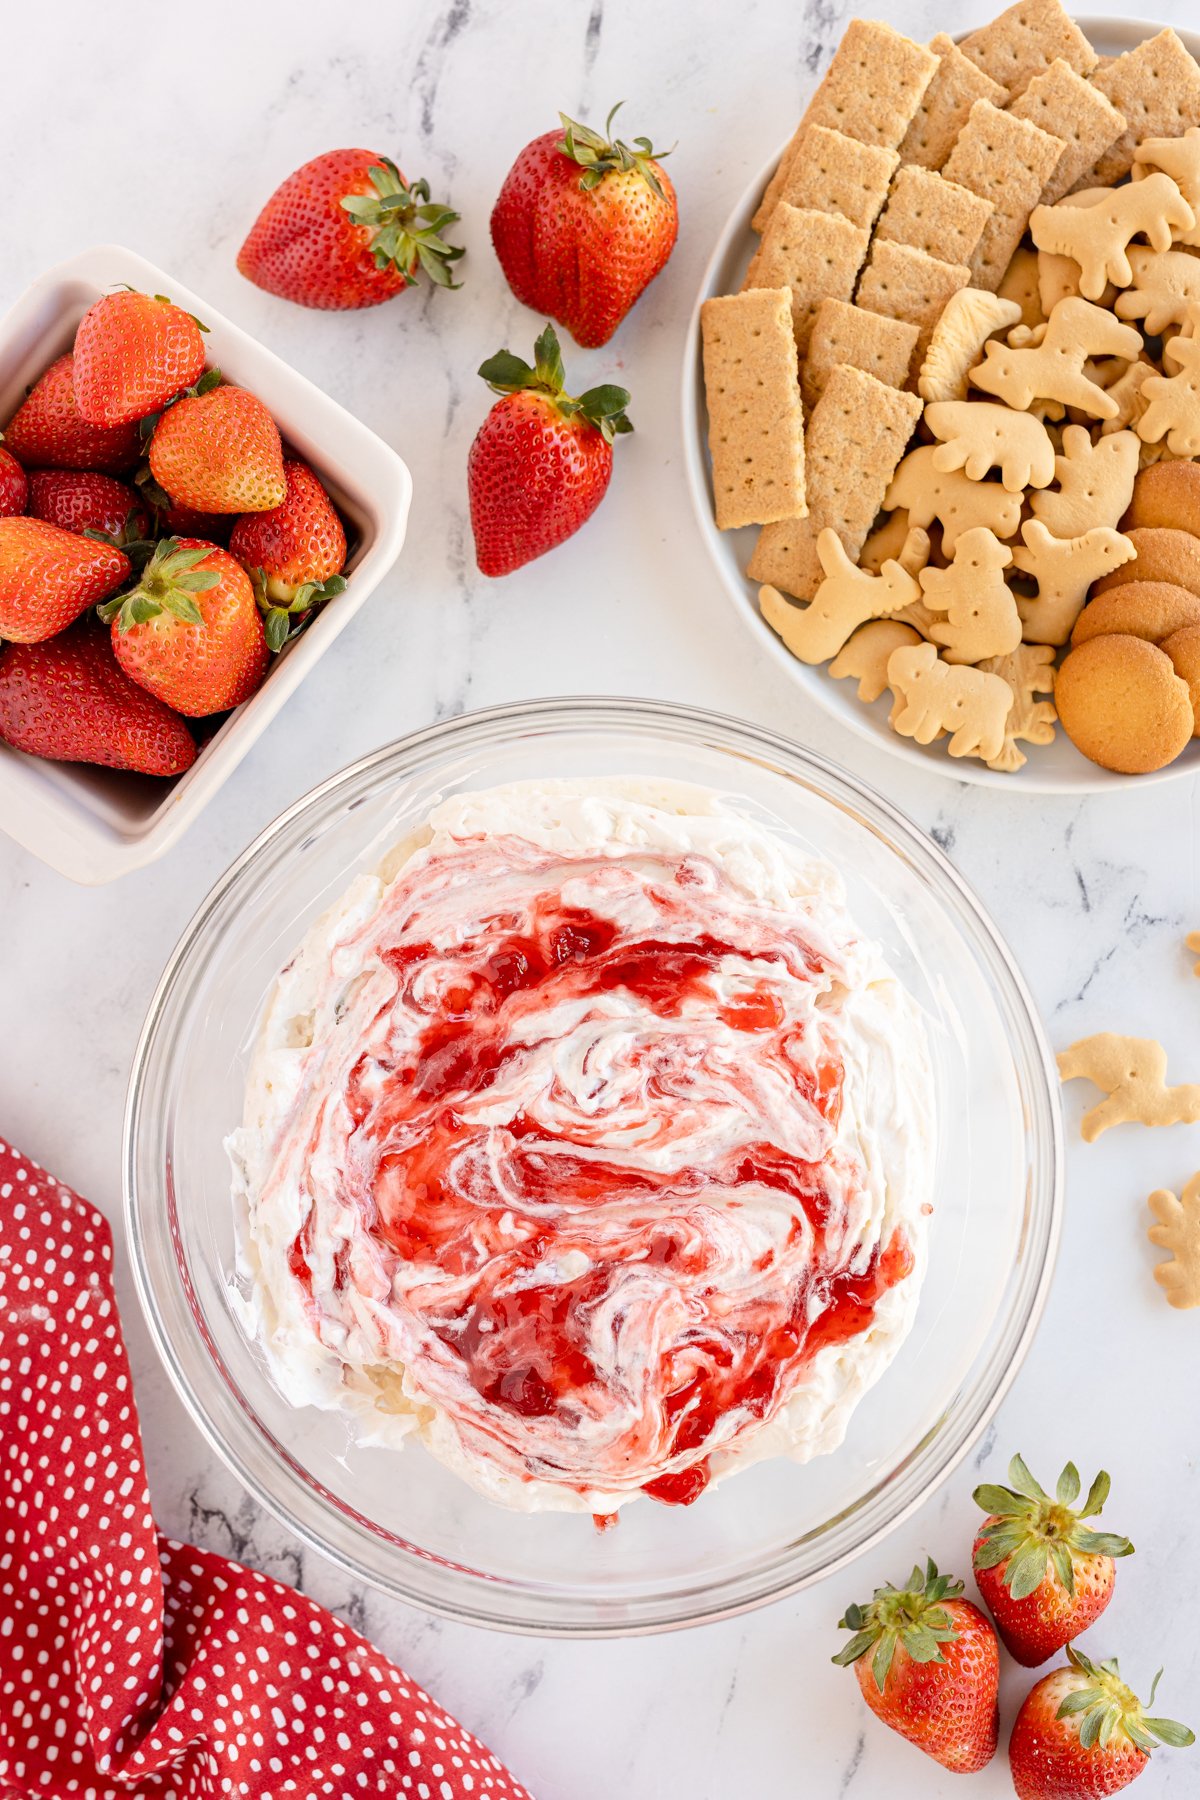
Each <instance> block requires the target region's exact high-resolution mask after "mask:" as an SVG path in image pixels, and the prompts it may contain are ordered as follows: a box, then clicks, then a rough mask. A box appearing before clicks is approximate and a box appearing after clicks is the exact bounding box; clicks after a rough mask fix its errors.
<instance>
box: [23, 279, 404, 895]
mask: <svg viewBox="0 0 1200 1800" xmlns="http://www.w3.org/2000/svg"><path fill="white" fill-rule="evenodd" d="M120 282H126V283H128V285H129V286H130V287H134V288H140V289H141V290H142V292H144V293H149V294H169V295H170V296H171V298H172V300H175V301H176V302H178V304H179V305H180V306H183V307H186V309H187V310H188V312H192V313H195V314H196V315H197V317H198V318H201V319H203V320H204V322H205V324H206V325H207V326H208V327H209V334H210V335H209V336H208V338H207V339H206V340H205V342H206V346H207V350H208V357H209V361H210V362H212V363H214V364H216V365H217V367H219V368H220V369H222V370H223V371H224V372H225V374H226V375H227V376H228V377H229V378H230V380H232V381H236V382H237V383H238V384H239V385H240V386H242V387H247V388H249V389H250V390H251V391H252V392H253V393H255V394H257V395H258V397H259V399H260V400H262V401H263V402H264V403H265V404H266V406H267V408H268V410H269V411H270V413H271V415H272V417H273V418H274V419H275V422H276V423H277V425H278V426H279V429H280V432H281V433H282V435H283V438H284V441H285V443H287V444H289V445H290V446H291V448H292V449H293V450H294V451H297V452H298V453H299V454H300V455H301V456H302V457H304V459H305V461H306V462H310V463H311V464H312V466H313V468H314V469H315V470H316V472H317V474H318V475H319V476H320V477H321V480H322V481H323V482H324V484H325V486H326V487H327V488H328V489H329V492H330V493H331V494H332V496H333V498H334V500H335V501H336V502H337V505H338V508H339V510H340V511H341V513H342V516H343V517H344V518H345V520H346V522H347V525H348V526H349V533H350V538H351V546H352V547H351V552H350V557H349V560H348V561H347V564H346V578H347V584H348V585H347V587H346V591H345V593H344V594H339V595H338V597H337V599H336V600H333V601H331V602H330V603H329V605H328V606H325V607H322V609H321V611H320V612H319V613H318V614H317V616H316V618H315V619H314V620H313V622H312V624H311V625H310V626H309V627H308V628H307V630H306V631H304V632H303V633H302V634H301V636H300V637H298V638H297V639H296V640H295V642H294V643H293V644H292V645H291V647H290V648H289V649H288V650H286V651H285V652H284V653H283V655H281V656H279V657H276V658H274V659H273V660H272V667H271V669H270V671H269V672H268V674H267V678H266V680H265V681H264V682H263V684H262V686H261V687H260V688H259V690H258V692H257V693H255V694H252V695H251V696H250V698H249V700H247V701H245V702H244V703H243V704H242V705H241V706H239V707H238V708H237V710H236V711H235V712H233V713H231V714H230V716H229V718H228V719H227V720H226V721H225V723H224V724H223V725H222V726H221V728H220V730H219V731H218V732H216V733H215V735H214V736H213V737H212V738H210V739H209V741H208V742H207V743H206V744H205V745H204V747H203V749H202V750H201V752H200V754H199V756H198V757H197V758H196V760H195V762H194V763H193V764H192V766H191V768H190V769H189V770H188V771H187V773H186V774H184V775H181V776H179V777H178V778H177V779H176V780H174V781H160V780H156V779H155V778H154V777H153V776H150V775H131V774H127V773H126V772H125V771H123V770H119V769H101V768H93V767H90V766H89V765H88V764H86V763H57V762H46V761H43V760H42V759H41V758H40V757H35V756H25V755H23V754H22V753H21V751H19V750H12V749H10V748H9V746H8V745H7V744H0V830H3V831H6V832H7V833H8V835H9V836H10V837H14V838H16V840H17V842H18V843H19V844H23V845H24V846H25V848H26V849H27V850H32V851H33V853H34V855H35V856H40V857H41V858H42V860H43V861H44V862H48V863H49V864H50V865H51V867H52V868H55V869H58V870H59V872H60V873H61V874H63V875H69V876H70V877H71V879H72V880H73V881H80V882H84V883H87V884H89V885H95V884H98V883H101V882H105V881H113V880H115V879H116V877H117V876H118V875H124V874H125V873H126V872H127V871H129V870H131V869H139V868H141V867H143V865H144V864H146V863H149V862H153V861H154V860H155V858H156V857H159V856H161V855H162V854H163V853H164V851H166V850H168V849H170V847H171V845H172V844H174V843H175V842H176V841H177V840H178V839H179V838H180V837H181V836H182V835H183V833H184V832H185V831H186V830H187V828H188V826H189V825H190V824H191V823H192V820H193V819H194V818H195V817H196V815H197V813H199V812H200V810H201V808H202V807H204V806H205V805H206V804H207V803H208V801H209V800H210V799H211V798H212V796H213V794H215V792H216V791H217V789H218V788H219V787H220V786H221V784H222V782H223V781H224V780H225V779H226V777H227V776H228V775H230V774H231V773H232V772H233V770H234V769H236V767H237V765H238V763H240V762H241V760H242V758H243V756H245V754H246V752H247V750H249V748H250V746H251V744H253V743H254V742H255V740H256V739H257V738H258V737H260V736H261V734H262V732H263V731H265V729H266V727H267V726H268V725H269V724H270V722H271V720H272V719H273V718H274V717H275V714H276V713H277V712H278V711H279V709H280V707H281V706H282V705H283V703H284V701H285V700H286V699H287V697H288V695H289V694H290V693H291V692H292V691H293V689H294V688H296V687H297V686H298V685H299V683H300V682H301V681H302V680H303V678H304V676H305V675H306V674H307V673H308V671H309V670H310V669H311V668H312V666H313V664H314V663H315V662H316V661H317V659H318V657H320V656H322V655H323V654H324V652H325V651H326V650H327V649H328V647H329V645H330V644H331V643H332V642H333V640H334V638H335V637H337V635H338V633H339V632H340V631H341V629H342V627H343V626H344V625H346V624H348V623H349V621H350V619H351V618H352V616H353V615H354V613H355V612H357V610H358V608H359V607H360V606H361V605H362V603H363V601H364V600H365V599H366V598H367V595H368V594H369V593H370V592H371V590H372V588H374V587H375V586H376V584H377V583H378V582H379V581H381V580H382V578H383V577H384V575H386V574H387V572H388V570H389V569H390V568H391V566H392V564H393V563H394V562H395V560H396V558H397V556H398V555H399V554H400V548H401V546H402V544H403V543H404V532H405V527H406V525H407V522H408V508H409V502H410V500H411V498H412V478H411V476H410V475H409V472H408V469H407V467H406V466H405V464H404V463H403V462H402V461H401V459H400V457H398V456H397V455H396V452H395V451H394V450H392V449H390V448H389V447H388V445H387V444H385V443H384V442H383V440H382V439H381V438H377V437H376V436H375V433H374V432H373V431H369V430H368V429H367V427H366V426H365V425H362V424H360V423H359V421H358V420H357V419H356V418H354V417H353V416H352V415H351V414H350V413H348V412H347V411H346V410H345V408H344V407H341V406H339V405H338V404H337V402H336V400H331V399H330V398H329V395H328V394H324V393H322V392H321V390H320V388H318V387H314V385H313V383H312V382H311V381H308V380H306V379H305V377H304V376H303V375H298V374H297V373H296V371H295V370H294V369H290V368H289V367H288V365H287V364H286V363H285V362H281V361H280V359H279V357H277V356H275V355H274V354H273V353H272V352H271V351H270V350H267V349H266V348H264V346H263V345H262V344H260V343H258V342H256V340H255V339H254V338H252V337H250V336H249V335H248V333H246V332H244V331H242V330H240V329H239V328H238V326H236V325H234V324H232V323H231V322H230V320H228V319H226V318H224V317H223V316H222V314H220V313H219V312H217V310H216V309H215V307H212V306H210V305H209V304H208V302H207V301H206V300H202V299H201V298H200V297H199V296H198V295H196V294H193V293H192V292H191V291H190V289H188V288H186V287H185V286H184V285H183V283H182V282H181V281H176V279H175V277H174V276H173V275H167V274H165V273H164V271H163V270H162V269H157V268H155V266H154V264H153V263H148V262H146V261H145V260H144V258H142V257H140V256H136V255H135V254H134V253H133V251H132V250H123V249H121V248H119V247H118V246H117V245H113V244H105V245H101V246H99V247H98V248H96V249H94V250H85V251H84V252H83V253H82V254H81V255H79V256H75V257H72V258H71V260H70V261H69V262H65V263H62V264H60V265H59V267H58V268H56V269H51V270H50V271H49V273H48V274H46V275H43V276H42V278H41V279H40V281H36V282H34V284H33V286H32V287H30V288H27V289H26V291H25V293H24V294H22V296H21V298H20V299H19V300H18V301H17V303H16V305H15V306H14V307H13V308H12V309H11V311H10V312H8V313H7V314H6V315H5V317H4V318H3V319H0V419H9V418H11V417H12V414H13V413H14V412H15V411H16V409H17V406H18V405H19V403H20V400H21V397H22V395H23V393H24V391H25V388H26V387H27V386H28V385H29V384H30V383H32V382H33V381H35V380H36V379H37V377H38V376H39V375H40V374H41V373H42V371H43V370H44V369H46V368H48V367H49V365H50V364H51V363H52V362H53V361H54V360H55V358H56V357H59V356H61V355H62V354H63V352H64V351H65V350H69V349H70V347H71V343H72V341H73V339H74V336H75V328H76V326H77V325H78V324H79V321H80V319H81V318H82V317H83V315H84V313H85V312H86V311H87V309H88V307H89V306H90V305H91V304H92V302H93V301H94V300H98V299H99V298H100V296H101V294H104V293H107V292H108V290H109V289H110V288H112V287H113V286H114V285H116V284H117V283H120Z"/></svg>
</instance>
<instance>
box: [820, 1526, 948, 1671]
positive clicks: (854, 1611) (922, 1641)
mask: <svg viewBox="0 0 1200 1800" xmlns="http://www.w3.org/2000/svg"><path fill="white" fill-rule="evenodd" d="M962 1591H963V1584H962V1582H961V1581H954V1580H952V1579H951V1578H950V1577H949V1576H948V1575H939V1574H938V1570H937V1564H936V1563H935V1562H933V1560H932V1559H930V1560H929V1561H928V1562H927V1563H926V1565H925V1568H924V1570H922V1568H921V1565H920V1563H918V1564H917V1565H916V1567H915V1568H914V1569H913V1572H912V1574H911V1575H910V1576H909V1578H908V1586H907V1587H903V1588H895V1587H879V1588H876V1589H875V1592H874V1595H873V1596H872V1598H871V1600H870V1602H869V1604H868V1605H866V1606H858V1605H854V1606H848V1607H847V1608H846V1611H845V1614H844V1615H843V1617H842V1618H840V1619H839V1620H838V1625H839V1627H840V1628H841V1629H842V1630H845V1631H852V1632H853V1633H854V1636H853V1637H852V1638H851V1639H850V1642H849V1643H848V1644H843V1646H842V1648H841V1649H840V1650H839V1651H838V1652H837V1654H836V1656H834V1658H833V1661H834V1662H835V1663H837V1664H839V1665H840V1666H841V1667H842V1668H848V1667H849V1666H850V1664H851V1663H856V1662H858V1661H859V1659H860V1657H863V1656H865V1655H866V1654H867V1652H868V1650H870V1651H872V1652H873V1655H872V1657H871V1673H872V1674H873V1676H874V1677H875V1686H876V1687H877V1688H878V1689H879V1692H880V1693H881V1694H882V1693H883V1690H884V1688H885V1686H886V1684H887V1678H888V1674H889V1672H890V1670H891V1666H892V1662H893V1659H894V1657H895V1655H896V1647H897V1645H902V1646H903V1648H904V1649H905V1650H906V1651H907V1653H908V1655H909V1656H910V1657H911V1658H912V1660H913V1661H914V1662H919V1663H929V1662H937V1663H944V1662H945V1660H946V1658H945V1657H944V1656H943V1654H942V1645H943V1644H954V1643H957V1642H958V1638H959V1633H958V1632H957V1631H956V1630H955V1628H954V1624H953V1621H952V1619H951V1615H950V1613H949V1612H948V1611H947V1610H946V1607H945V1605H944V1604H943V1602H944V1601H946V1600H954V1599H957V1598H958V1596H959V1595H960V1594H961V1593H962Z"/></svg>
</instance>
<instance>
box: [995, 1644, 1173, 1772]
mask: <svg viewBox="0 0 1200 1800" xmlns="http://www.w3.org/2000/svg"><path fill="white" fill-rule="evenodd" d="M1067 1656H1068V1657H1069V1658H1070V1662H1069V1666H1068V1667H1067V1668H1065V1669H1053V1670H1051V1672H1050V1674H1049V1675H1043V1676H1042V1679H1041V1680H1040V1681H1038V1682H1035V1683H1034V1685H1033V1687H1032V1688H1031V1689H1030V1691H1029V1693H1028V1694H1027V1695H1026V1696H1025V1700H1024V1702H1023V1704H1022V1706H1021V1710H1020V1712H1019V1713H1018V1714H1017V1716H1016V1719H1015V1721H1014V1723H1013V1728H1012V1737H1011V1738H1010V1739H1009V1744H1008V1760H1009V1766H1010V1768H1011V1769H1012V1778H1013V1786H1014V1787H1015V1789H1016V1790H1017V1795H1018V1797H1019V1800H1102V1796H1104V1795H1105V1794H1117V1793H1120V1791H1121V1789H1122V1788H1126V1787H1128V1786H1129V1783H1130V1782H1131V1781H1134V1780H1136V1778H1137V1777H1138V1776H1139V1775H1140V1774H1141V1772H1142V1770H1143V1769H1144V1768H1145V1766H1146V1764H1147V1762H1148V1761H1149V1760H1150V1752H1151V1751H1152V1750H1153V1749H1154V1747H1155V1744H1156V1743H1160V1744H1170V1745H1172V1746H1173V1747H1175V1748H1181V1747H1182V1746H1184V1745H1187V1744H1194V1743H1195V1741H1196V1739H1195V1734H1194V1732H1191V1731H1189V1730H1188V1728H1187V1726H1186V1725H1179V1724H1177V1723H1176V1721H1175V1720H1174V1719H1150V1718H1147V1717H1146V1715H1145V1713H1144V1712H1143V1711H1142V1706H1141V1702H1140V1701H1139V1699H1138V1697H1137V1695H1136V1694H1135V1693H1133V1691H1132V1690H1131V1689H1130V1688H1128V1687H1126V1685H1125V1683H1124V1682H1123V1681H1122V1680H1121V1674H1120V1670H1119V1669H1118V1667H1117V1662H1116V1658H1115V1657H1114V1658H1113V1660H1112V1661H1111V1662H1102V1663H1100V1664H1099V1665H1098V1666H1097V1665H1096V1664H1095V1663H1091V1662H1089V1661H1088V1659H1087V1657H1086V1656H1081V1655H1080V1653H1079V1652H1078V1651H1077V1650H1075V1649H1068V1651H1067ZM1161 1674H1162V1670H1161V1669H1160V1670H1159V1671H1158V1675H1156V1676H1155V1677H1154V1686H1153V1687H1152V1688H1151V1689H1150V1705H1151V1706H1153V1705H1154V1695H1155V1691H1156V1690H1157V1688H1158V1682H1159V1676H1161Z"/></svg>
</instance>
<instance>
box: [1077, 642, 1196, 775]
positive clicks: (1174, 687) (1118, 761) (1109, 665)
mask: <svg viewBox="0 0 1200 1800" xmlns="http://www.w3.org/2000/svg"><path fill="white" fill-rule="evenodd" d="M1054 704H1055V706H1056V707H1057V708H1058V717H1059V721H1060V723H1061V725H1062V728H1063V730H1064V731H1065V732H1066V734H1067V736H1068V737H1069V738H1070V740H1071V742H1072V743H1073V744H1074V745H1075V748H1076V749H1077V750H1081V751H1082V752H1083V754H1084V755H1085V756H1086V757H1088V758H1089V759H1090V760H1091V761H1092V762H1094V763H1099V764H1100V767H1101V768H1102V769H1112V770H1114V771H1115V772H1116V773H1117V774H1118V775H1148V774H1150V773H1151V772H1152V770H1154V769H1162V768H1165V766H1166V765H1167V763H1169V762H1174V760H1175V758H1176V757H1177V756H1178V755H1179V753H1180V751H1181V750H1182V749H1183V748H1184V747H1185V745H1186V744H1187V743H1188V742H1189V741H1190V739H1191V736H1192V733H1193V731H1194V730H1195V727H1196V718H1195V714H1194V713H1193V711H1192V702H1191V697H1190V695H1189V693H1188V686H1187V683H1186V681H1182V680H1181V679H1180V677H1179V676H1178V675H1177V674H1176V673H1175V670H1174V668H1173V667H1172V664H1171V659H1170V657H1169V656H1167V655H1166V653H1165V652H1164V651H1162V650H1159V649H1158V648H1157V646H1156V645H1154V644H1147V643H1146V642H1145V640H1144V639H1142V638H1135V637H1126V636H1123V635H1121V634H1120V633H1114V634H1113V635H1112V636H1109V637H1098V638H1093V639H1092V640H1091V642H1090V643H1088V644H1081V645H1080V646H1079V648H1078V649H1077V650H1072V651H1071V652H1070V653H1069V655H1068V656H1067V658H1066V660H1065V662H1064V663H1063V665H1062V667H1061V668H1060V669H1059V671H1058V679H1057V680H1056V682H1055V684H1054Z"/></svg>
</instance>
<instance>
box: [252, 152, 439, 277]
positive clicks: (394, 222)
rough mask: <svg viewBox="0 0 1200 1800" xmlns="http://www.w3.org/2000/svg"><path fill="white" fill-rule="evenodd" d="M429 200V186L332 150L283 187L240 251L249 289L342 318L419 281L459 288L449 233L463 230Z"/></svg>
mask: <svg viewBox="0 0 1200 1800" xmlns="http://www.w3.org/2000/svg"><path fill="white" fill-rule="evenodd" d="M457 218H458V214H457V213H456V212H451V210H450V208H449V207H448V206H442V205H439V204H438V202H437V201H431V200H430V198H429V183H428V182H427V181H413V182H406V181H405V179H404V177H403V175H402V174H401V173H400V171H399V169H398V168H397V167H396V165H395V163H394V162H391V161H390V160H389V159H388V158H387V157H386V156H376V155H374V154H373V153H372V152H371V151H370V150H327V151H326V152H325V154H324V155H323V156H314V157H313V159H312V161H311V162H306V163H305V164H304V167H303V168H302V169H297V170H296V172H295V174H294V175H289V176H288V178H287V180H286V181H284V182H282V183H281V184H280V185H279V187H277V188H276V189H275V192H274V193H273V194H272V195H271V198H270V199H269V200H268V201H267V204H266V205H265V206H264V207H263V209H262V211H261V212H260V213H259V215H258V217H257V219H256V220H255V221H254V224H253V226H252V227H251V230H250V235H249V237H248V238H247V239H246V241H245V243H244V244H243V245H242V247H241V249H240V250H239V251H238V259H237V263H238V268H239V269H240V270H241V272H242V274H243V275H244V276H245V277H246V279H247V281H253V282H254V283H255V285H256V286H258V287H260V288H265V289H266V291H267V293H268V294H278V295H280V296H281V298H282V299H284V300H295V301H296V302H297V303H298V304H299V305H300V306H317V307H322V308H325V309H326V310H332V311H344V310H346V309H347V308H352V307H359V306H378V305H379V304H380V302H381V301H383V300H390V299H391V298H392V296H393V294H399V293H402V292H403V290H404V289H405V288H406V287H412V286H414V285H415V284H416V282H417V280H418V278H419V275H420V272H421V271H424V273H425V274H426V275H428V276H429V279H430V280H431V281H433V282H436V283H437V285H438V286H439V287H456V286H457V285H458V283H457V282H455V281H453V280H452V279H451V275H450V264H451V263H453V262H457V260H458V258H459V257H460V256H461V255H462V251H461V250H460V249H457V248H455V247H454V246H453V245H451V244H447V243H446V241H445V240H444V238H443V237H442V235H441V234H442V232H443V231H444V230H445V229H446V227H447V225H452V224H454V222H455V221H456V220H457Z"/></svg>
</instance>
